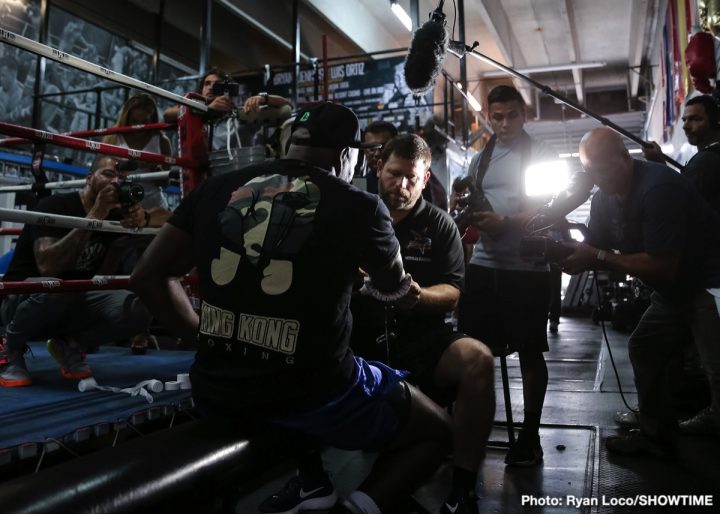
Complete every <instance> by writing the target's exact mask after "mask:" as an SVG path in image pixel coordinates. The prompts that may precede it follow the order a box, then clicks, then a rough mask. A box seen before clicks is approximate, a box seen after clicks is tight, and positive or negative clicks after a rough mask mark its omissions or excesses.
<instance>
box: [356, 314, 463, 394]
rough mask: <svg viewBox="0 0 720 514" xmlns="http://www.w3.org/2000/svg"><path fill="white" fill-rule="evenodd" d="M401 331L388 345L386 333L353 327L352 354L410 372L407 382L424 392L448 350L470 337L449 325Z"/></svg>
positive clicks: (359, 326) (392, 337) (364, 327)
mask: <svg viewBox="0 0 720 514" xmlns="http://www.w3.org/2000/svg"><path fill="white" fill-rule="evenodd" d="M398 332H399V333H398V334H397V336H393V335H391V336H390V340H391V343H390V345H386V344H385V337H384V333H383V332H380V333H378V329H377V328H375V329H373V328H369V327H367V326H362V325H358V326H356V327H353V336H352V349H353V352H354V353H355V354H356V355H358V356H360V357H363V358H364V359H368V360H377V361H382V362H385V363H388V364H389V365H390V366H392V367H393V368H395V369H402V370H406V371H409V372H410V375H409V376H408V377H407V380H408V382H410V383H412V384H414V385H417V386H418V387H420V388H421V389H422V390H423V391H424V390H426V389H427V388H429V387H430V386H431V384H432V381H433V373H434V372H435V367H436V366H437V364H438V362H439V361H440V357H442V354H443V352H444V351H445V349H446V348H447V347H448V346H450V345H451V344H452V343H454V342H455V341H457V340H458V339H462V338H463V337H467V336H466V335H465V334H462V333H460V332H456V331H454V330H453V328H452V326H450V325H441V326H440V327H436V328H433V329H431V330H425V331H417V332H415V331H413V332H412V333H410V332H407V331H405V332H403V331H402V330H399V331H398Z"/></svg>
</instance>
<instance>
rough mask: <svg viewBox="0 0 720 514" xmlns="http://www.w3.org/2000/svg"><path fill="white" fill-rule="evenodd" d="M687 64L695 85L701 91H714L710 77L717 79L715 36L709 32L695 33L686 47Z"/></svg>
mask: <svg viewBox="0 0 720 514" xmlns="http://www.w3.org/2000/svg"><path fill="white" fill-rule="evenodd" d="M685 64H687V67H688V71H689V72H690V76H691V77H692V82H693V86H695V89H697V90H698V91H700V92H701V93H712V91H713V87H712V85H711V83H710V79H713V80H714V79H715V77H716V75H717V66H716V64H715V36H713V35H712V34H710V33H709V32H698V33H697V34H694V35H693V36H692V37H691V38H690V41H689V42H688V45H687V48H686V49H685Z"/></svg>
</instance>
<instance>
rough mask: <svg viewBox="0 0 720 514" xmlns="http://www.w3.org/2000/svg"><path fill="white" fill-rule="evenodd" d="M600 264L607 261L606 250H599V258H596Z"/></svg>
mask: <svg viewBox="0 0 720 514" xmlns="http://www.w3.org/2000/svg"><path fill="white" fill-rule="evenodd" d="M595 258H596V259H597V260H599V261H600V262H605V260H607V252H606V251H605V250H598V253H597V256H596V257H595Z"/></svg>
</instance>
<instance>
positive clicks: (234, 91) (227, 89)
mask: <svg viewBox="0 0 720 514" xmlns="http://www.w3.org/2000/svg"><path fill="white" fill-rule="evenodd" d="M212 94H213V95H214V96H224V95H227V96H229V97H230V98H234V97H236V96H238V95H240V84H238V83H237V82H231V81H230V80H227V79H226V80H223V81H222V82H216V83H215V84H213V87H212Z"/></svg>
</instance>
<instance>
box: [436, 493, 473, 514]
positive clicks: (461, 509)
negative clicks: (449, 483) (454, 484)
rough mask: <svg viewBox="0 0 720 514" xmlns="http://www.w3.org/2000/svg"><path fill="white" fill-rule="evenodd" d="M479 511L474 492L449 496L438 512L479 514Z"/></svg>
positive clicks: (444, 513)
mask: <svg viewBox="0 0 720 514" xmlns="http://www.w3.org/2000/svg"><path fill="white" fill-rule="evenodd" d="M479 512H480V511H479V510H478V504H477V496H475V495H474V494H468V495H465V496H460V497H459V498H453V497H452V496H451V497H450V498H448V499H447V501H446V502H445V503H444V504H443V506H442V508H441V509H440V514H479Z"/></svg>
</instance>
